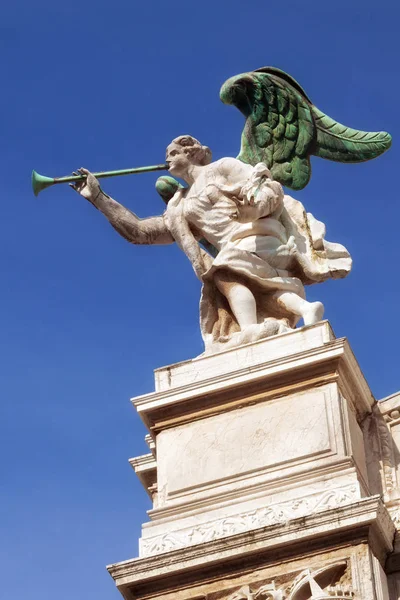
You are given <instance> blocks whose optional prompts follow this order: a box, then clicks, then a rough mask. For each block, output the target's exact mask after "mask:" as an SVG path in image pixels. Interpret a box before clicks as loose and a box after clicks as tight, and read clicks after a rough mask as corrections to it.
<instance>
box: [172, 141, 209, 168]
mask: <svg viewBox="0 0 400 600" xmlns="http://www.w3.org/2000/svg"><path fill="white" fill-rule="evenodd" d="M166 161H167V163H168V167H169V172H170V173H171V174H172V175H175V176H176V177H184V175H185V174H186V173H187V170H188V168H189V167H190V166H191V165H198V166H204V165H208V164H209V163H210V162H211V150H210V148H208V147H207V146H202V145H201V143H200V142H199V140H196V138H194V137H192V136H191V135H180V136H179V137H177V138H175V139H174V140H172V142H171V143H170V144H169V146H168V147H167V154H166Z"/></svg>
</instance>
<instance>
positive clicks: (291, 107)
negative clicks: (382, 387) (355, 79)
mask: <svg viewBox="0 0 400 600" xmlns="http://www.w3.org/2000/svg"><path fill="white" fill-rule="evenodd" d="M220 98H221V100H222V102H224V103H225V104H233V105H234V106H236V107H237V108H238V109H239V110H240V111H241V113H242V114H243V115H244V116H245V117H246V122H245V126H244V130H243V133H242V143H241V149H240V153H239V156H238V159H239V160H242V161H243V162H245V163H249V164H252V165H255V164H257V163H258V162H264V163H265V164H266V165H267V166H268V168H269V169H270V170H271V173H272V176H273V178H274V179H276V180H277V181H279V182H280V183H282V184H283V185H285V186H287V187H290V188H292V189H295V190H300V189H302V188H304V187H305V186H306V185H307V183H308V182H309V180H310V176H311V162H310V156H311V155H315V156H320V157H321V158H327V159H329V160H334V161H337V162H362V161H366V160H371V159H372V158H376V157H377V156H379V155H380V154H382V153H383V152H385V150H387V149H388V148H389V147H390V144H391V136H390V135H389V134H388V133H385V132H372V133H371V132H366V131H358V130H356V129H351V128H350V127H345V126H344V125H341V124H340V123H337V122H336V121H334V120H333V119H331V118H330V117H328V116H327V115H325V114H324V113H322V112H321V111H320V110H318V108H316V107H315V106H314V105H313V103H312V102H311V100H310V99H309V98H308V96H307V94H306V93H305V91H304V90H303V89H302V88H301V86H300V85H299V84H298V83H297V81H296V80H295V79H293V78H292V77H291V76H290V75H288V74H287V73H285V72H284V71H281V70H280V69H275V68H273V67H264V68H262V69H257V70H256V71H251V72H249V73H243V74H241V75H236V76H235V77H231V78H230V79H228V81H226V82H225V83H224V85H223V86H222V88H221V92H220Z"/></svg>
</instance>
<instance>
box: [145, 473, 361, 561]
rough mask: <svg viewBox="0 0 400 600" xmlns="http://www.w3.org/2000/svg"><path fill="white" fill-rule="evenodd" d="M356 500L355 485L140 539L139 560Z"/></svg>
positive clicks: (356, 490)
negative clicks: (140, 557) (141, 557)
mask: <svg viewBox="0 0 400 600" xmlns="http://www.w3.org/2000/svg"><path fill="white" fill-rule="evenodd" d="M357 497H358V487H357V485H355V484H351V485H347V486H345V487H342V488H337V489H331V490H326V491H324V492H322V493H319V494H316V495H313V496H308V497H305V498H300V499H296V500H290V501H288V502H284V503H282V504H277V505H272V506H266V507H263V508H258V509H255V510H253V511H249V512H247V513H243V514H239V515H233V516H231V517H225V518H222V519H218V520H216V521H212V522H210V523H205V524H204V525H198V526H197V527H192V528H187V529H182V530H181V531H178V532H174V533H173V534H170V533H167V534H164V535H160V536H156V537H154V538H149V539H144V540H143V539H142V542H141V556H152V555H154V554H161V553H163V552H170V551H171V550H177V549H178V548H185V547H186V546H194V545H196V544H204V543H206V542H211V541H213V540H217V539H221V538H224V537H227V536H230V535H236V534H239V533H244V532H245V531H251V530H253V529H258V528H261V527H268V526H270V525H276V524H278V523H285V522H287V521H291V520H293V519H297V518H300V517H304V516H306V515H312V514H314V513H317V512H321V511H323V510H329V509H330V508H336V507H337V506H342V505H344V504H348V503H350V502H352V501H353V500H355V499H356V498H357Z"/></svg>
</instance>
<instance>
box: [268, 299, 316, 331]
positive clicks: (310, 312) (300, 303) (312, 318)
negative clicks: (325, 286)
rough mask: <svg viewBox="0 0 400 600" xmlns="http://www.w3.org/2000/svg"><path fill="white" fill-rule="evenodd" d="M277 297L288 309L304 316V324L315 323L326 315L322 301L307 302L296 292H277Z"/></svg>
mask: <svg viewBox="0 0 400 600" xmlns="http://www.w3.org/2000/svg"><path fill="white" fill-rule="evenodd" d="M275 298H276V299H277V300H278V302H279V304H281V305H282V306H283V307H284V308H285V309H286V310H288V311H290V312H292V313H294V314H295V315H298V316H299V317H302V318H303V321H304V325H313V324H314V323H318V321H321V319H322V317H323V316H324V305H323V304H322V302H307V300H304V299H303V298H301V297H300V296H298V295H297V294H295V293H294V292H275Z"/></svg>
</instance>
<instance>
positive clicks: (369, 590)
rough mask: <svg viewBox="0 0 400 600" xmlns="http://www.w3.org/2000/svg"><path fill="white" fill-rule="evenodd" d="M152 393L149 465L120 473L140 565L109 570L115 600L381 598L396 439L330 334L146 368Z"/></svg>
mask: <svg viewBox="0 0 400 600" xmlns="http://www.w3.org/2000/svg"><path fill="white" fill-rule="evenodd" d="M155 383H156V391H155V392H154V393H151V394H146V395H145V396H140V397H138V398H135V399H134V400H133V403H134V405H135V407H136V409H137V411H138V413H139V415H140V417H141V418H142V420H143V422H144V423H145V425H146V427H147V428H148V430H149V436H147V440H148V442H149V446H150V452H149V454H146V455H144V456H140V457H137V458H134V459H131V461H130V462H131V464H132V466H133V468H134V469H135V471H136V473H137V475H138V476H139V478H140V480H141V481H142V483H143V485H144V487H145V489H146V490H147V492H148V493H149V495H150V496H151V497H152V499H153V509H152V510H150V511H149V513H148V514H149V517H150V521H149V522H148V523H145V524H144V525H143V528H142V537H141V540H140V548H139V558H136V559H132V560H128V561H125V562H123V563H118V564H115V565H111V566H109V567H108V570H109V572H110V574H111V575H112V577H113V578H114V580H115V582H116V584H117V586H118V588H119V590H120V591H121V593H122V595H123V596H124V598H126V600H134V599H135V600H138V599H142V598H143V600H144V599H150V598H151V599H152V600H153V599H154V598H157V599H159V600H172V599H174V600H200V599H207V600H240V599H241V598H245V599H246V598H247V599H249V600H252V599H256V600H257V599H258V598H260V599H262V598H267V597H271V596H272V597H273V600H286V599H290V600H307V599H308V598H314V599H316V598H320V599H321V598H330V597H331V596H333V597H335V598H338V597H341V598H350V597H352V596H357V597H360V598H362V599H363V600H372V599H375V598H379V599H381V598H388V595H387V594H388V591H387V590H388V586H387V574H386V572H385V565H386V560H387V557H388V556H389V554H391V553H392V551H393V540H394V535H395V530H396V528H395V524H394V521H396V519H395V518H394V519H393V518H392V517H393V515H394V514H395V512H396V511H397V510H398V505H397V502H398V503H399V506H400V494H398V495H396V493H395V492H393V490H392V493H391V495H390V494H389V495H388V480H389V479H388V478H389V476H388V467H387V463H388V461H389V459H388V454H389V453H388V450H387V448H386V450H385V449H384V448H385V446H384V443H383V442H382V440H383V439H386V440H389V441H391V440H392V439H393V436H392V435H391V433H390V431H389V425H388V423H387V419H386V421H385V419H384V418H383V417H382V414H381V409H380V408H379V406H378V404H377V403H376V401H375V399H374V398H373V396H372V394H371V391H370V389H369V387H368V384H367V383H366V381H365V379H364V377H363V374H362V372H361V371H360V368H359V366H358V364H357V361H356V360H355V358H354V355H353V353H352V351H351V349H350V347H349V344H348V342H347V340H346V339H344V338H342V339H336V338H335V336H334V334H333V332H332V329H331V327H330V325H329V323H328V322H327V321H323V322H320V323H318V324H316V325H312V326H309V327H303V328H301V329H298V330H295V331H292V332H290V333H286V334H284V335H280V336H276V337H272V338H268V339H265V340H261V341H258V342H255V343H251V344H248V345H245V346H241V347H239V348H235V349H232V350H227V351H225V352H221V353H219V354H214V355H210V356H202V357H199V358H198V359H195V360H190V361H185V362H182V363H178V364H175V365H172V366H169V367H164V368H161V369H157V370H156V371H155ZM399 402H400V397H399ZM383 404H385V403H382V406H383ZM392 404H393V402H392ZM389 408H390V409H391V414H393V412H395V411H394V409H393V408H392V406H391V405H390V407H389ZM382 410H383V409H382ZM388 410H389V409H388ZM396 414H397V413H396ZM392 421H393V419H392ZM398 422H399V425H400V412H399V414H398ZM385 436H386V437H385ZM385 452H386V454H385ZM384 455H385V456H386V459H385V458H382V457H383V456H384ZM392 455H393V452H392ZM385 460H386V463H385ZM385 464H386V467H385ZM385 468H386V470H385ZM390 468H393V469H395V466H391V467H390ZM397 498H399V500H397ZM385 502H386V503H387V504H388V506H387V507H386V506H385ZM388 509H389V510H388ZM396 514H397V513H396ZM399 514H400V512H399ZM395 556H396V555H395V554H392V556H391V559H390V560H391V561H392V562H391V563H390V564H391V565H392V567H391V568H390V575H389V580H390V581H389V584H390V586H391V587H390V589H391V590H392V598H391V600H394V599H395V598H396V599H397V596H396V595H393V593H394V592H393V590H394V589H396V585H398V584H399V589H400V566H399V569H397V570H396V559H395V558H393V557H395ZM386 570H387V569H386ZM397 577H399V579H398V580H397V579H396V578H397ZM397 581H398V584H397Z"/></svg>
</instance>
